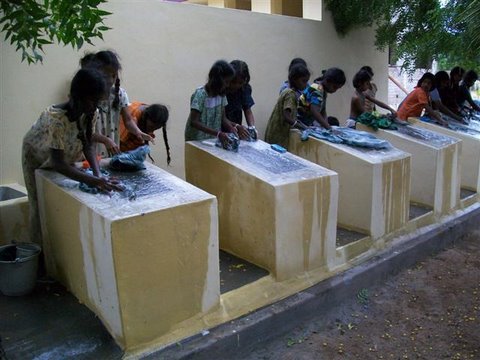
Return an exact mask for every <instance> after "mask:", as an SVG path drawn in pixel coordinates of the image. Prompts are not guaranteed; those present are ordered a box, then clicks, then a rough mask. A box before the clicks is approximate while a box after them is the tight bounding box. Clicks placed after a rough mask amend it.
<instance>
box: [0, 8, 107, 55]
mask: <svg viewBox="0 0 480 360" xmlns="http://www.w3.org/2000/svg"><path fill="white" fill-rule="evenodd" d="M105 2H107V0H40V1H36V0H1V1H0V26H1V27H2V28H1V32H2V33H4V34H5V40H6V41H8V40H10V44H11V45H15V46H16V50H17V51H19V52H21V54H22V61H24V60H26V61H27V62H28V63H29V64H30V63H36V62H38V61H42V60H43V57H42V55H41V53H43V47H44V45H47V44H52V43H54V42H58V43H59V44H63V45H71V46H72V47H73V48H77V49H80V48H81V47H82V46H83V44H84V43H85V42H87V43H89V44H92V42H91V40H92V39H95V38H100V39H103V36H102V32H104V31H107V30H108V29H109V27H107V26H105V25H104V23H103V21H104V19H105V17H106V16H108V15H110V13H109V12H107V11H104V10H100V9H98V6H99V5H100V4H102V3H105Z"/></svg>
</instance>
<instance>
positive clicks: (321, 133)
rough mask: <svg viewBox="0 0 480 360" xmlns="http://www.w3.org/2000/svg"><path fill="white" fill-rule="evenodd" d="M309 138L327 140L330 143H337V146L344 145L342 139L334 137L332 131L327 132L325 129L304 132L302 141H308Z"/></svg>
mask: <svg viewBox="0 0 480 360" xmlns="http://www.w3.org/2000/svg"><path fill="white" fill-rule="evenodd" d="M309 136H311V137H314V138H317V139H320V140H327V141H329V142H332V143H336V144H341V143H343V140H342V139H341V138H340V137H338V136H336V135H334V134H333V133H332V132H331V130H326V129H323V128H318V127H317V128H311V129H307V130H303V131H302V135H301V140H302V141H307V140H308V137H309Z"/></svg>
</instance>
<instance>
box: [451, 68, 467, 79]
mask: <svg viewBox="0 0 480 360" xmlns="http://www.w3.org/2000/svg"><path fill="white" fill-rule="evenodd" d="M463 74H465V69H464V68H462V67H461V66H455V67H454V68H453V69H452V70H450V78H452V77H454V76H455V75H460V77H463Z"/></svg>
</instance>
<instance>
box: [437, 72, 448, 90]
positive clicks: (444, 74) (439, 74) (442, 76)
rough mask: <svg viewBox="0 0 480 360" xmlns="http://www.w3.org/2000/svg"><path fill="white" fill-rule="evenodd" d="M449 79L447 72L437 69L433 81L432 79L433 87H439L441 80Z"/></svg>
mask: <svg viewBox="0 0 480 360" xmlns="http://www.w3.org/2000/svg"><path fill="white" fill-rule="evenodd" d="M449 80H450V76H448V73H447V72H446V71H443V70H441V71H437V73H436V74H435V81H434V84H435V87H436V88H439V87H440V84H441V83H442V82H444V81H449Z"/></svg>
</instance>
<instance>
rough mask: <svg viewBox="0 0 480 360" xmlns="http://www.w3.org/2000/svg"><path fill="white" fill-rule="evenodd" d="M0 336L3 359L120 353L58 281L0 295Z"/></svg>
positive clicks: (102, 356) (53, 359)
mask: <svg viewBox="0 0 480 360" xmlns="http://www.w3.org/2000/svg"><path fill="white" fill-rule="evenodd" d="M0 336H1V339H2V347H3V350H4V352H5V355H4V358H2V357H1V356H0V359H2V360H4V359H8V360H13V359H19V360H20V359H21V360H25V359H36V360H43V359H45V360H46V359H48V360H57V359H72V358H74V359H106V360H110V359H112V360H113V359H121V357H122V355H123V352H122V350H121V349H120V348H119V347H118V346H117V344H116V343H115V341H114V340H113V338H112V337H111V336H110V334H109V333H108V332H107V330H106V329H105V328H104V326H103V324H102V323H101V321H100V320H99V319H98V318H97V317H96V316H95V314H94V313H93V312H91V311H90V310H89V309H88V308H87V307H86V306H84V305H82V304H80V303H79V302H78V300H77V299H76V298H75V297H74V296H73V295H72V294H70V293H69V292H68V291H67V290H66V289H65V288H64V287H63V286H61V285H59V284H58V283H50V284H46V283H37V286H36V288H35V290H34V291H33V292H32V293H31V294H29V295H25V296H20V297H9V296H4V295H0ZM0 354H1V351H0Z"/></svg>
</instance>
